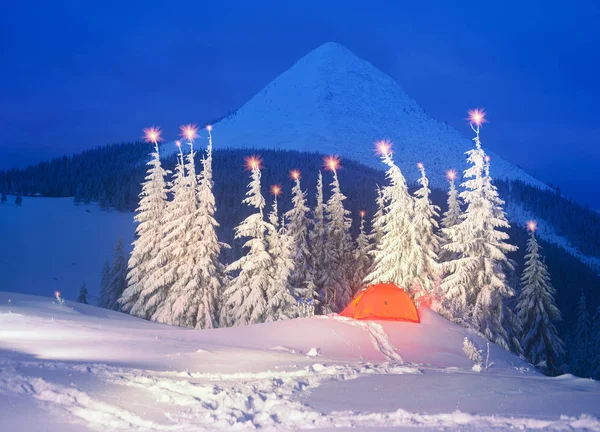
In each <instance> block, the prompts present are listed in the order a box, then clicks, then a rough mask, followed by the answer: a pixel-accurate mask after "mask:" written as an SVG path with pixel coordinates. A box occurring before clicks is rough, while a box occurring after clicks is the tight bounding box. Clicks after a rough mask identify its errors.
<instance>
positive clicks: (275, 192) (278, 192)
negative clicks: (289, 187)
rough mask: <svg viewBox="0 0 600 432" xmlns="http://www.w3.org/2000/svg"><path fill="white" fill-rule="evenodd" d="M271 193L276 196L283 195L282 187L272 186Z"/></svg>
mask: <svg viewBox="0 0 600 432" xmlns="http://www.w3.org/2000/svg"><path fill="white" fill-rule="evenodd" d="M271 193H272V194H273V195H275V196H279V195H281V186H280V185H276V184H275V185H273V186H271Z"/></svg>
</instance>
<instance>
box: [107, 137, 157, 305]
mask: <svg viewBox="0 0 600 432" xmlns="http://www.w3.org/2000/svg"><path fill="white" fill-rule="evenodd" d="M144 132H145V133H146V141H147V142H151V143H153V144H154V152H153V153H152V154H151V160H150V162H148V165H149V168H148V172H147V175H146V178H145V181H144V183H143V184H142V192H141V193H140V195H139V196H140V202H139V205H138V208H137V209H136V215H135V217H134V221H135V222H137V224H138V226H137V228H136V237H137V238H136V240H135V241H134V242H133V251H132V253H131V256H130V258H129V263H128V265H129V272H128V274H127V288H126V290H125V291H124V292H123V296H122V297H121V299H120V300H119V303H120V304H121V308H122V310H123V311H124V312H130V313H133V312H132V310H133V309H134V307H136V305H137V307H136V311H137V314H138V315H139V316H143V317H147V315H146V314H145V313H144V311H143V310H142V309H141V308H140V306H142V305H139V304H138V302H139V301H140V293H141V292H142V291H144V290H145V289H147V288H148V287H149V284H150V281H151V269H150V263H151V262H152V261H154V259H155V258H156V257H157V256H158V252H159V250H160V245H161V244H160V242H161V239H162V237H163V230H162V223H163V218H164V212H165V207H166V201H167V191H166V186H165V176H166V171H165V170H164V169H163V168H162V166H161V163H160V155H159V151H158V141H160V129H155V128H150V129H146V130H145V131H144Z"/></svg>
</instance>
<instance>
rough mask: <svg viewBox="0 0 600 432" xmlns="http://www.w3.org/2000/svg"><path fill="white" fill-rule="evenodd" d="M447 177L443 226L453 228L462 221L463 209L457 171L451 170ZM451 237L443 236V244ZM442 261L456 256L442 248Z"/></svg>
mask: <svg viewBox="0 0 600 432" xmlns="http://www.w3.org/2000/svg"><path fill="white" fill-rule="evenodd" d="M446 177H447V178H448V184H449V188H448V210H447V211H446V212H445V213H444V214H443V216H442V222H441V225H442V228H452V227H453V226H455V225H458V224H459V223H460V222H461V220H462V219H461V214H462V210H461V208H460V198H459V197H458V190H457V189H456V185H455V184H454V180H455V179H456V171H454V170H450V171H448V172H447V173H446ZM448 241H449V239H448V238H447V236H446V235H443V234H442V236H441V244H440V246H443V245H444V244H446V243H448ZM439 258H440V262H444V261H450V260H452V259H455V258H456V255H455V254H452V253H450V252H449V251H447V250H445V249H443V248H442V249H440V257H439Z"/></svg>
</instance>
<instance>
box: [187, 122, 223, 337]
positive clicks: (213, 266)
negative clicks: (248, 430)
mask: <svg viewBox="0 0 600 432" xmlns="http://www.w3.org/2000/svg"><path fill="white" fill-rule="evenodd" d="M206 129H207V131H208V134H209V136H208V147H207V149H206V155H205V157H204V158H203V159H202V176H201V177H200V179H199V184H198V191H197V194H196V198H197V205H198V210H197V213H196V216H195V218H194V225H193V228H192V232H191V234H192V238H196V239H197V240H196V242H195V244H194V248H195V249H196V253H197V254H198V263H197V268H196V271H197V273H196V278H197V287H198V290H199V294H200V295H199V298H200V300H199V304H198V313H197V318H196V328H211V327H216V326H217V325H218V324H219V315H220V309H221V295H222V293H223V290H224V288H225V285H226V282H227V277H226V275H225V266H224V265H223V264H222V263H221V261H220V255H221V250H222V248H223V247H228V246H227V245H225V244H223V243H220V242H219V239H218V237H217V228H218V226H219V224H218V222H217V221H216V219H215V213H216V210H217V208H216V203H215V195H214V193H213V174H212V148H213V143H212V134H211V130H212V127H211V126H207V128H206Z"/></svg>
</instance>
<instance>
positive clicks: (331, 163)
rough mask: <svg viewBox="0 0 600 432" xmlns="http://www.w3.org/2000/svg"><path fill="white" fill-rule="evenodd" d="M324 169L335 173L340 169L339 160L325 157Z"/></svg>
mask: <svg viewBox="0 0 600 432" xmlns="http://www.w3.org/2000/svg"><path fill="white" fill-rule="evenodd" d="M324 161H325V169H327V170H329V171H337V170H338V169H339V168H340V158H339V157H337V156H327V157H326V158H325V159H324Z"/></svg>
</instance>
